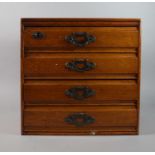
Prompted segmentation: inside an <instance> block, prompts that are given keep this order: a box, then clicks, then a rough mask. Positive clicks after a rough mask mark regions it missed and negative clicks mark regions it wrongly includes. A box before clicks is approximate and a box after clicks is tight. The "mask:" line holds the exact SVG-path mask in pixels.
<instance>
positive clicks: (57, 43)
mask: <svg viewBox="0 0 155 155" xmlns="http://www.w3.org/2000/svg"><path fill="white" fill-rule="evenodd" d="M138 35H139V32H138V29H137V27H61V28H58V27H38V28H37V27H34V28H33V27H28V28H25V29H24V31H23V38H24V46H25V47H37V48H39V47H59V48H61V47H63V48H64V47H72V48H73V47H76V48H77V47H79V48H81V47H138V44H139V39H138V38H139V37H138Z"/></svg>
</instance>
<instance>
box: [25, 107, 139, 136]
mask: <svg viewBox="0 0 155 155" xmlns="http://www.w3.org/2000/svg"><path fill="white" fill-rule="evenodd" d="M136 126H137V110H136V109H135V108H134V107H123V106H122V107H106V106H105V107H104V106H99V107H93V106H89V107H78V106H77V107H60V106H59V107H54V108H53V107H35V108H34V107H27V108H26V109H25V110H24V129H25V131H39V130H40V131H47V132H48V131H55V130H56V131H57V132H63V133H65V131H66V130H70V131H71V132H79V131H82V130H86V131H89V132H91V131H96V132H97V131H98V130H110V131H116V130H117V131H123V130H125V128H126V130H128V129H129V131H130V130H131V127H132V130H133V131H135V128H136ZM118 127H120V128H118ZM62 129H63V130H62Z"/></svg>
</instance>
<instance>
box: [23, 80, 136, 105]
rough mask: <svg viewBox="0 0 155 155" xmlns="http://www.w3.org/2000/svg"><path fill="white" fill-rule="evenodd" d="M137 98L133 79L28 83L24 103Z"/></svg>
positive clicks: (68, 102)
mask: <svg viewBox="0 0 155 155" xmlns="http://www.w3.org/2000/svg"><path fill="white" fill-rule="evenodd" d="M137 97H138V94H137V83H136V81H134V80H95V81H94V80H70V81H68V80H52V81H41V80H40V81H39V80H38V81H36V80H34V81H33V80H32V81H29V80H28V81H27V82H25V84H24V102H25V104H69V105H73V104H86V103H88V104H104V101H105V102H106V101H113V100H114V101H123V100H125V101H131V100H134V101H135V100H136V99H137Z"/></svg>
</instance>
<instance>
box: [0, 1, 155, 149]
mask: <svg viewBox="0 0 155 155" xmlns="http://www.w3.org/2000/svg"><path fill="white" fill-rule="evenodd" d="M23 17H51V18H52V17H54V18H56V17H61V18H62V17H73V18H76V17H90V18H93V17H101V18H109V17H111V18H114V17H119V18H120V17H124V18H141V19H142V82H141V116H140V135H139V136H21V135H20V18H23ZM154 79H155V3H0V151H155V86H154V85H155V83H154V81H155V80H154Z"/></svg>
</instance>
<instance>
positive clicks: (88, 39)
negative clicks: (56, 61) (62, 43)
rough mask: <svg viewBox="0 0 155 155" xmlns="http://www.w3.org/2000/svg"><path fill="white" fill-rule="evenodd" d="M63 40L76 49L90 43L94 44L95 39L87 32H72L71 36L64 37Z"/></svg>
mask: <svg viewBox="0 0 155 155" xmlns="http://www.w3.org/2000/svg"><path fill="white" fill-rule="evenodd" d="M78 38H82V39H78ZM65 40H66V41H67V42H69V43H71V44H73V45H75V46H77V47H84V46H86V45H88V44H90V43H92V42H95V41H96V37H95V36H93V35H90V34H88V33H87V32H73V33H72V34H70V35H68V36H65Z"/></svg>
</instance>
